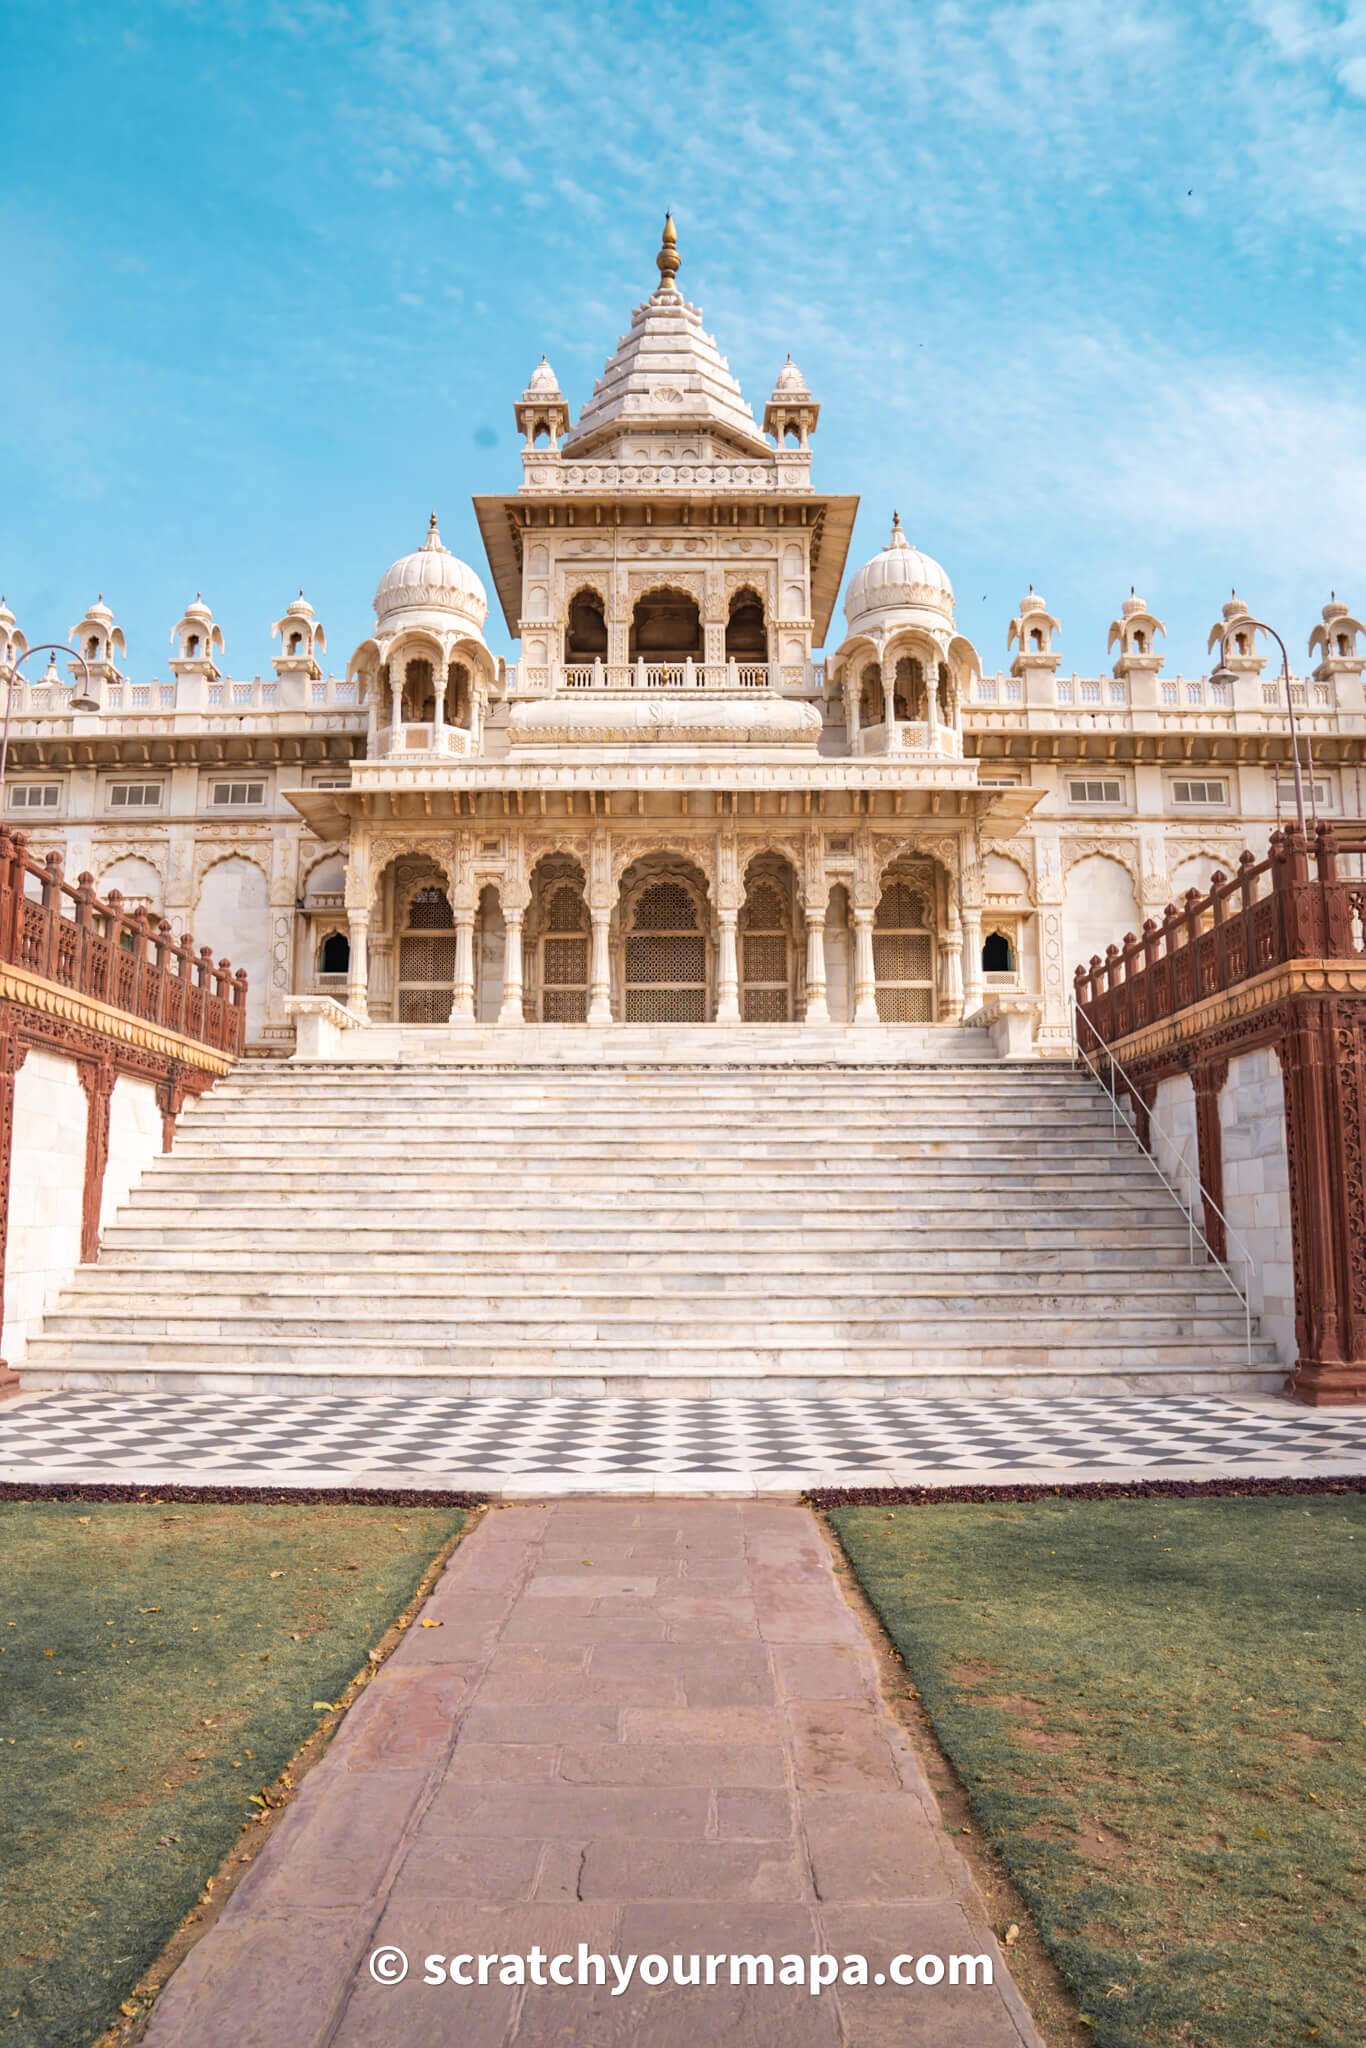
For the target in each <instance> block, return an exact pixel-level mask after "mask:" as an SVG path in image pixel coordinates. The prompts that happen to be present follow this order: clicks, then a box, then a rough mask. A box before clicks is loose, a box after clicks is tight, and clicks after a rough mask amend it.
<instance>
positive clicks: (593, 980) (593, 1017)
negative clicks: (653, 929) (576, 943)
mask: <svg viewBox="0 0 1366 2048" xmlns="http://www.w3.org/2000/svg"><path fill="white" fill-rule="evenodd" d="M588 915H589V918H590V920H591V921H592V933H593V935H592V939H591V941H590V952H589V960H588V1021H589V1023H590V1024H610V1023H611V1021H612V950H611V933H612V906H611V904H610V903H590V904H589V906H588Z"/></svg>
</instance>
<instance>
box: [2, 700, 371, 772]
mask: <svg viewBox="0 0 1366 2048" xmlns="http://www.w3.org/2000/svg"><path fill="white" fill-rule="evenodd" d="M364 752H365V717H364V714H363V713H362V715H361V716H360V717H359V718H357V717H356V716H355V714H354V713H352V714H350V715H349V716H342V715H340V714H336V713H333V714H319V716H318V717H317V718H316V719H315V720H313V721H312V722H311V723H309V724H306V725H305V724H302V723H300V724H299V725H296V726H295V727H294V728H293V729H292V730H283V731H282V730H280V729H279V727H277V726H273V725H272V724H271V723H270V721H269V720H268V719H266V718H262V719H261V721H260V722H259V724H258V723H256V722H255V721H251V722H248V721H242V722H240V723H239V722H228V721H226V720H225V721H224V724H223V726H222V728H221V729H214V730H211V731H197V732H186V731H184V730H177V729H176V727H175V726H174V725H173V723H172V722H171V721H170V720H169V719H168V720H166V721H164V722H161V721H156V720H149V721H148V722H147V723H146V725H145V726H144V725H138V726H129V727H125V728H124V729H123V730H121V731H117V732H110V731H108V730H106V729H104V728H102V727H101V726H100V724H99V723H98V722H97V721H93V720H92V721H91V722H90V724H89V726H88V727H82V728H77V729H75V730H73V729H72V726H71V724H70V723H68V724H67V725H66V727H65V728H63V727H62V726H60V725H55V724H54V725H51V726H49V725H46V724H36V725H30V726H28V727H27V728H25V727H24V726H18V727H16V728H15V730H14V732H13V733H12V734H11V736H10V746H9V763H10V769H11V772H13V770H15V769H16V768H17V769H26V770H35V769H36V770H39V771H42V770H54V771H55V770H62V769H69V768H94V769H115V770H118V769H125V768H127V769H138V768H178V767H204V768H225V767H238V766H241V767H246V766H251V767H257V768H275V767H288V766H290V765H291V764H293V763H296V762H297V763H300V764H303V765H305V766H314V765H319V766H320V765H321V764H322V763H324V762H336V763H338V764H340V765H343V766H345V765H346V764H348V763H349V762H352V761H356V760H359V759H360V758H361V757H362V755H363V754H364Z"/></svg>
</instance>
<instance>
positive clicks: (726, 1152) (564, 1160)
mask: <svg viewBox="0 0 1366 2048" xmlns="http://www.w3.org/2000/svg"><path fill="white" fill-rule="evenodd" d="M177 1150H179V1148H177ZM814 1151H815V1147H814V1146H813V1145H812V1143H811V1142H810V1141H808V1140H806V1139H802V1138H794V1139H791V1140H786V1139H783V1138H779V1137H772V1138H766V1139H757V1138H738V1137H737V1138H728V1137H725V1136H724V1135H723V1136H721V1137H697V1136H692V1137H690V1136H688V1135H687V1134H686V1133H683V1132H680V1133H679V1134H678V1136H677V1137H674V1138H663V1137H653V1138H644V1137H642V1138H641V1139H640V1140H639V1141H638V1142H637V1143H635V1144H630V1143H627V1142H626V1141H624V1140H617V1139H613V1138H609V1137H606V1136H594V1135H592V1134H590V1133H583V1134H579V1133H577V1132H567V1131H561V1132H559V1133H548V1134H547V1136H546V1139H545V1142H544V1144H541V1145H522V1144H518V1143H516V1142H514V1141H512V1140H511V1139H510V1138H509V1137H506V1136H500V1135H498V1134H497V1133H495V1132H493V1131H491V1130H490V1129H489V1128H488V1127H487V1126H486V1127H484V1128H483V1129H481V1130H477V1131H476V1130H470V1131H464V1132H460V1131H452V1132H450V1133H447V1134H445V1135H441V1134H437V1133H431V1132H429V1133H427V1134H425V1135H424V1137H422V1138H415V1139H414V1141H413V1143H412V1144H411V1145H410V1146H405V1147H404V1148H403V1161H404V1163H417V1162H425V1161H430V1162H431V1163H432V1164H439V1163H441V1162H442V1161H449V1160H450V1158H451V1157H452V1155H453V1154H457V1155H458V1156H459V1157H460V1159H461V1160H464V1161H468V1162H470V1164H471V1165H473V1164H474V1163H476V1162H477V1163H478V1164H479V1165H480V1166H481V1167H487V1169H488V1170H490V1171H501V1172H503V1173H504V1174H506V1173H507V1172H509V1171H511V1170H513V1169H514V1168H515V1167H517V1166H520V1165H525V1166H532V1167H534V1166H537V1165H540V1166H552V1165H553V1166H563V1165H566V1164H568V1163H569V1162H570V1161H576V1160H578V1161H582V1162H583V1164H584V1165H585V1166H587V1167H592V1166H594V1165H596V1164H599V1163H601V1164H603V1165H607V1166H611V1165H615V1164H617V1163H619V1162H623V1161H624V1162H625V1163H627V1164H633V1165H640V1164H643V1163H644V1162H646V1161H655V1160H658V1161H659V1162H661V1163H664V1162H668V1161H671V1160H680V1159H681V1160H685V1161H686V1160H690V1159H698V1160H716V1161H718V1162H724V1161H736V1160H752V1161H753V1162H754V1163H755V1164H756V1165H763V1164H765V1163H766V1162H769V1161H771V1162H772V1163H773V1164H774V1165H779V1166H781V1165H797V1166H800V1165H801V1164H802V1163H803V1162H804V1161H806V1160H808V1159H810V1158H811V1157H812V1156H813V1152H814ZM324 1153H325V1155H326V1157H327V1159H328V1160H330V1161H335V1160H342V1161H350V1160H355V1161H356V1162H357V1163H364V1161H365V1160H366V1159H367V1158H368V1159H369V1160H370V1161H371V1162H372V1163H373V1164H374V1165H375V1167H376V1169H377V1170H378V1171H381V1172H382V1171H383V1169H384V1165H385V1160H386V1154H385V1153H384V1152H383V1151H382V1150H377V1149H376V1148H375V1147H373V1146H372V1147H369V1148H367V1145H366V1141H365V1139H364V1138H357V1137H350V1136H346V1137H339V1138H337V1139H336V1140H335V1141H334V1140H333V1139H330V1138H327V1137H325V1136H324V1137H323V1138H321V1139H320V1140H319V1141H318V1144H317V1147H316V1149H315V1148H314V1147H313V1146H311V1145H307V1146H306V1145H305V1144H304V1143H303V1142H302V1141H300V1140H299V1139H297V1138H296V1139H295V1140H294V1141H293V1142H292V1143H291V1142H290V1141H289V1140H287V1139H284V1138H281V1137H279V1136H277V1137H275V1138H274V1139H271V1140H262V1141H260V1142H253V1141H251V1140H248V1139H228V1140H222V1141H220V1142H219V1143H218V1144H216V1145H215V1146H213V1147H212V1149H209V1150H205V1151H202V1152H199V1153H193V1152H191V1151H189V1150H186V1151H183V1152H180V1153H179V1158H180V1163H181V1164H182V1165H183V1164H185V1162H186V1161H187V1159H190V1158H203V1159H205V1161H206V1168H205V1170H206V1171H211V1170H212V1163H213V1162H214V1161H215V1160H225V1161H227V1160H232V1159H238V1160H246V1161H248V1162H251V1163H255V1164H260V1165H264V1164H266V1163H267V1162H269V1161H271V1160H277V1161H279V1162H281V1163H282V1164H287V1163H288V1161H289V1160H290V1159H291V1158H293V1159H296V1160H297V1159H298V1158H300V1156H302V1157H303V1158H304V1160H305V1161H311V1160H316V1159H317V1158H319V1157H320V1156H321V1155H323V1154H324ZM163 1156H164V1155H163ZM169 1156H170V1157H172V1158H174V1157H176V1154H175V1153H173V1154H171V1155H169ZM820 1156H823V1157H825V1158H829V1159H835V1160H838V1161H840V1162H841V1163H848V1162H849V1161H850V1160H862V1161H864V1162H866V1163H867V1164H868V1165H869V1166H871V1165H873V1164H874V1163H875V1162H877V1161H879V1160H883V1161H893V1162H894V1161H898V1160H900V1161H904V1162H917V1161H920V1160H926V1161H929V1160H936V1159H938V1160H942V1161H945V1162H946V1163H956V1164H958V1165H959V1166H962V1167H972V1168H975V1169H976V1170H977V1171H978V1172H980V1173H981V1174H983V1175H984V1176H987V1177H989V1176H990V1173H991V1161H992V1156H993V1155H992V1147H991V1146H990V1145H989V1144H983V1145H981V1146H977V1147H975V1146H972V1145H962V1146H957V1147H950V1146H948V1145H947V1144H946V1143H944V1142H941V1141H937V1140H934V1139H912V1138H908V1137H907V1136H905V1135H904V1134H898V1135H892V1136H886V1137H880V1138H861V1139H859V1140H858V1142H857V1143H856V1144H848V1145H846V1143H845V1142H844V1141H843V1140H842V1138H841V1137H840V1135H839V1133H838V1131H836V1130H831V1131H827V1132H826V1133H825V1135H824V1137H823V1138H822V1140H821V1141H820ZM1008 1156H1009V1157H1012V1158H1014V1159H1016V1160H1018V1161H1022V1162H1026V1163H1028V1162H1034V1163H1037V1164H1039V1165H1054V1166H1057V1165H1066V1164H1068V1163H1069V1162H1071V1161H1083V1160H1084V1161H1087V1162H1090V1161H1092V1160H1101V1161H1103V1160H1111V1159H1120V1158H1123V1159H1127V1160H1128V1161H1130V1163H1136V1161H1137V1160H1138V1158H1139V1157H1140V1156H1141V1155H1139V1154H1138V1153H1137V1152H1136V1151H1132V1150H1129V1149H1127V1148H1125V1147H1123V1146H1122V1145H1121V1144H1119V1143H1117V1142H1115V1141H1114V1140H1112V1139H1111V1138H1110V1137H1109V1136H1108V1135H1107V1136H1106V1137H1104V1138H1077V1139H1076V1140H1075V1141H1074V1142H1073V1143H1072V1144H1071V1145H1070V1146H1069V1145H1055V1144H1051V1143H1043V1144H1038V1145H1031V1146H1028V1147H1026V1146H1023V1145H1021V1146H1019V1147H1017V1148H1016V1149H1015V1151H1014V1152H1013V1153H1011V1154H1009V1155H1008ZM153 1170H155V1162H154V1165H153Z"/></svg>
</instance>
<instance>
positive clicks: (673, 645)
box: [630, 589, 702, 662]
mask: <svg viewBox="0 0 1366 2048" xmlns="http://www.w3.org/2000/svg"><path fill="white" fill-rule="evenodd" d="M630 656H631V660H632V661H637V660H640V661H645V662H680V661H685V660H687V659H688V658H689V657H691V658H692V659H693V660H694V661H701V659H702V615H701V613H700V612H699V610H698V608H697V599H696V598H695V597H690V596H689V595H688V593H687V592H686V591H685V590H670V589H666V590H650V591H647V592H646V593H645V595H644V596H643V597H640V598H637V600H636V603H635V607H634V609H633V610H632V613H631V639H630Z"/></svg>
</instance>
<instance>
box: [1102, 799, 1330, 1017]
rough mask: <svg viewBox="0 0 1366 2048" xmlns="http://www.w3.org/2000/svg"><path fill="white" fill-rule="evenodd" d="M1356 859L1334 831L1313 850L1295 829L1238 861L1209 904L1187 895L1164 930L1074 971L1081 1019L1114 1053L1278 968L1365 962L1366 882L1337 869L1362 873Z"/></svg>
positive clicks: (1218, 879) (1323, 828) (1154, 929)
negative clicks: (1261, 856)
mask: <svg viewBox="0 0 1366 2048" xmlns="http://www.w3.org/2000/svg"><path fill="white" fill-rule="evenodd" d="M1363 856H1366V841H1363V840H1358V839H1353V840H1341V841H1339V840H1338V838H1337V837H1336V835H1335V833H1334V831H1333V828H1332V826H1331V825H1322V824H1321V825H1320V826H1319V827H1318V828H1317V830H1316V832H1315V835H1314V844H1313V846H1312V848H1311V847H1310V846H1309V845H1308V844H1307V842H1306V840H1305V837H1304V834H1303V833H1302V832H1301V831H1300V829H1299V827H1298V826H1295V825H1292V826H1290V827H1289V828H1288V829H1287V830H1286V831H1284V832H1281V831H1277V832H1274V833H1273V834H1272V836H1271V851H1270V854H1269V855H1268V857H1267V859H1266V860H1264V861H1258V860H1257V859H1256V858H1255V857H1254V855H1252V854H1251V853H1243V854H1242V855H1241V856H1240V857H1239V861H1238V872H1237V873H1236V874H1235V875H1222V874H1216V875H1215V876H1214V877H1213V878H1212V881H1211V884H1210V888H1209V891H1208V893H1207V894H1206V895H1203V896H1202V895H1201V894H1200V892H1199V890H1198V889H1191V890H1189V891H1188V892H1187V895H1186V900H1185V903H1184V905H1181V906H1178V905H1177V904H1175V903H1169V904H1168V905H1167V910H1166V914H1165V916H1164V917H1163V919H1162V922H1161V924H1158V923H1157V921H1156V920H1155V919H1154V918H1151V917H1150V918H1147V919H1145V921H1144V925H1143V930H1142V932H1141V933H1137V934H1136V933H1134V932H1126V933H1125V935H1124V943H1123V945H1121V946H1108V947H1107V948H1106V952H1105V958H1104V959H1103V960H1102V959H1101V957H1100V955H1099V954H1098V953H1097V954H1093V955H1092V957H1091V964H1090V966H1089V967H1078V969H1077V971H1076V1000H1077V1008H1078V1010H1079V1011H1080V1013H1081V1015H1082V1017H1084V1018H1085V1020H1086V1022H1087V1023H1088V1024H1089V1025H1090V1026H1091V1029H1092V1031H1093V1032H1094V1033H1095V1035H1096V1036H1097V1037H1098V1038H1099V1039H1101V1040H1102V1041H1103V1042H1104V1043H1105V1044H1107V1045H1112V1044H1113V1043H1114V1042H1115V1040H1116V1039H1120V1038H1124V1037H1126V1036H1127V1035H1128V1034H1129V1033H1130V1032H1131V1031H1140V1030H1142V1029H1143V1027H1144V1026H1145V1025H1148V1024H1157V1023H1160V1022H1161V1021H1162V1020H1163V1019H1165V1018H1167V1017H1172V1016H1174V1015H1175V1014H1176V1012H1177V1011H1178V1010H1184V1009H1186V1008H1187V1007H1188V1006H1189V1005H1190V1004H1192V1003H1198V1002H1201V1001H1203V1000H1204V998H1205V997H1206V996H1214V995H1219V994H1221V993H1222V991H1223V990H1225V989H1229V988H1233V987H1235V986H1236V985H1237V984H1238V983H1239V982H1243V981H1250V980H1251V979H1252V978H1253V977H1254V976H1255V975H1258V974H1261V973H1263V972H1264V971H1265V970H1266V969H1267V968H1270V967H1277V966H1280V965H1282V964H1283V963H1284V962H1285V961H1288V960H1306V959H1311V960H1324V959H1328V960H1361V959H1363V958H1366V878H1363V875H1362V874H1361V873H1358V874H1355V875H1349V874H1343V873H1342V872H1341V871H1340V868H1339V862H1340V860H1343V859H1349V860H1351V861H1352V862H1353V864H1354V865H1355V866H1356V867H1357V868H1358V869H1363V868H1366V859H1363ZM1311 862H1312V863H1313V870H1314V871H1313V872H1312V873H1311V871H1310V864H1311Z"/></svg>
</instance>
